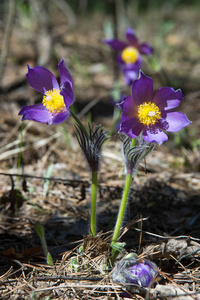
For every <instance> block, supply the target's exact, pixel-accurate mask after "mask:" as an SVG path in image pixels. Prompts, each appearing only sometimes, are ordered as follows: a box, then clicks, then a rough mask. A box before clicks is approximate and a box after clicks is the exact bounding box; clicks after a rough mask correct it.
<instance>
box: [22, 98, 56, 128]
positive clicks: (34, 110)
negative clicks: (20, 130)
mask: <svg viewBox="0 0 200 300" xmlns="http://www.w3.org/2000/svg"><path fill="white" fill-rule="evenodd" d="M19 115H23V117H22V121H23V120H32V121H36V122H40V123H51V121H52V114H51V113H50V112H49V111H48V110H47V109H46V108H45V106H44V105H43V104H42V103H40V104H35V105H29V106H23V107H22V109H21V110H20V112H19Z"/></svg>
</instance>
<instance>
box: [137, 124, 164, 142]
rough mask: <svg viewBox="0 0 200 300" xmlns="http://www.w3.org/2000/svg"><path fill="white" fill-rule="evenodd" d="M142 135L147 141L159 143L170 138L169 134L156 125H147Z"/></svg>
mask: <svg viewBox="0 0 200 300" xmlns="http://www.w3.org/2000/svg"><path fill="white" fill-rule="evenodd" d="M142 136H143V139H144V140H145V141H146V142H147V143H157V144H159V145H161V144H162V143H163V142H166V141H167V140H168V136H167V135H166V134H165V133H164V132H163V131H162V130H160V129H159V128H158V127H157V126H155V125H154V126H148V127H147V126H145V128H144V130H143V134H142Z"/></svg>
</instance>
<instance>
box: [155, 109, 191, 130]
mask: <svg viewBox="0 0 200 300" xmlns="http://www.w3.org/2000/svg"><path fill="white" fill-rule="evenodd" d="M157 124H158V126H159V127H160V128H161V129H163V130H166V131H170V132H176V131H179V130H181V129H182V128H183V127H186V126H188V125H189V124H191V122H190V121H189V120H188V118H187V117H186V115H185V114H184V113H180V112H176V111H169V112H165V111H163V112H161V119H160V120H159V121H158V123H157Z"/></svg>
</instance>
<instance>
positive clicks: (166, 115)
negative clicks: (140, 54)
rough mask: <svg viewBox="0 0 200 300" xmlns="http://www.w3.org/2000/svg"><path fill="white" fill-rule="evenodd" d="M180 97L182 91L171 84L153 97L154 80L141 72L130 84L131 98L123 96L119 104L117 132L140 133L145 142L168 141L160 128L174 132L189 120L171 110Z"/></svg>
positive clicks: (129, 134) (131, 135)
mask: <svg viewBox="0 0 200 300" xmlns="http://www.w3.org/2000/svg"><path fill="white" fill-rule="evenodd" d="M182 99H183V94H182V92H181V90H180V89H178V90H176V91H175V90H174V89H173V88H170V87H162V88H159V89H158V90H157V91H156V93H155V95H154V96H153V81H152V79H151V78H150V77H147V76H146V75H145V74H144V73H142V72H141V73H140V77H139V79H137V80H135V81H134V82H133V84H132V97H131V96H126V97H124V99H123V101H122V103H120V104H119V107H120V108H121V110H122V122H121V126H120V130H119V132H121V133H125V134H126V135H128V136H129V137H130V138H135V137H137V136H138V135H139V134H140V133H141V134H142V136H143V139H144V140H145V141H146V142H147V143H158V144H159V145H161V144H162V143H163V142H165V141H167V140H168V137H167V135H166V134H165V133H164V132H163V130H164V131H169V132H176V131H179V130H181V129H182V128H183V127H185V126H187V125H189V124H190V123H191V122H190V121H189V120H188V118H187V117H186V115H185V114H184V113H180V112H175V111H172V109H173V108H175V107H177V106H178V105H179V104H180V102H181V100H182Z"/></svg>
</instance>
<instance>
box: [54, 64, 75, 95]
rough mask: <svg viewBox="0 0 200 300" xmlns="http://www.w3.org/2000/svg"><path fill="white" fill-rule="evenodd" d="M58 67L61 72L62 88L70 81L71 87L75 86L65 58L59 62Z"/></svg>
mask: <svg viewBox="0 0 200 300" xmlns="http://www.w3.org/2000/svg"><path fill="white" fill-rule="evenodd" d="M58 69H59V73H60V86H61V89H62V86H63V84H64V83H65V82H69V84H70V85H71V87H72V88H73V83H72V77H71V75H70V73H69V71H68V70H67V68H66V66H65V61H64V59H62V60H61V61H60V62H59V64H58Z"/></svg>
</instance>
